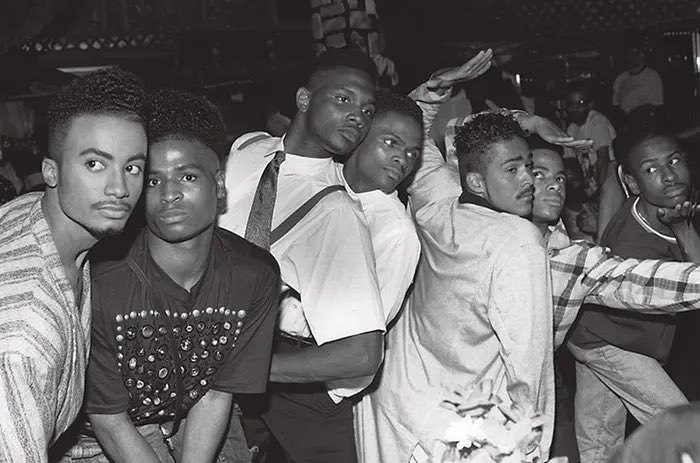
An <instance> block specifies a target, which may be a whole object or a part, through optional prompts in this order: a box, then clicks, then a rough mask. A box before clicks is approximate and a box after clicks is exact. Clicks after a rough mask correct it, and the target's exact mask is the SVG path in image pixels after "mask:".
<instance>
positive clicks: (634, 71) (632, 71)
mask: <svg viewBox="0 0 700 463" xmlns="http://www.w3.org/2000/svg"><path fill="white" fill-rule="evenodd" d="M645 67H646V66H644V65H643V64H642V65H641V66H637V67H634V68H632V69H630V70H629V73H630V74H632V75H637V74H639V73H640V72H642V71H643V70H644V68H645Z"/></svg>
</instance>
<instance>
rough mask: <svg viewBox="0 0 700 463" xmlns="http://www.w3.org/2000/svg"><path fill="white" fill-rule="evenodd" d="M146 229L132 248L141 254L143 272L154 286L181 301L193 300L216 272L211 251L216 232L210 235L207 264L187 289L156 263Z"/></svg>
mask: <svg viewBox="0 0 700 463" xmlns="http://www.w3.org/2000/svg"><path fill="white" fill-rule="evenodd" d="M146 233H147V232H146V231H145V230H144V231H143V232H142V234H141V236H140V237H139V240H140V242H139V243H138V244H136V245H135V246H134V247H133V249H139V250H140V254H141V262H142V264H141V265H143V269H144V272H145V273H146V275H148V278H150V279H151V283H152V285H153V287H154V288H158V289H159V290H161V291H162V292H163V293H166V294H168V296H169V297H172V298H174V299H176V300H178V301H180V302H181V303H188V301H191V300H194V298H196V297H197V295H198V294H199V291H200V290H201V289H202V286H203V285H204V284H205V283H210V282H211V281H210V280H211V279H212V278H213V274H214V272H216V267H217V266H216V262H215V255H216V253H214V252H212V248H213V242H214V240H215V239H217V237H216V234H214V235H213V236H212V244H210V246H209V256H208V258H207V266H206V268H205V269H204V272H203V273H202V276H201V277H200V278H199V280H198V281H197V283H196V284H195V285H194V286H193V287H192V288H191V289H190V291H187V290H186V289H185V288H183V287H182V286H180V285H179V284H177V283H176V282H175V281H174V280H173V279H172V278H171V277H170V275H168V274H167V273H166V272H165V270H163V269H162V268H161V267H160V266H159V265H158V263H157V262H156V261H155V260H154V259H153V256H152V255H151V252H150V250H149V249H148V240H147V239H146Z"/></svg>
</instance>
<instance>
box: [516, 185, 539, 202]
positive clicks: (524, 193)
mask: <svg viewBox="0 0 700 463" xmlns="http://www.w3.org/2000/svg"><path fill="white" fill-rule="evenodd" d="M534 194H535V187H534V186H532V185H530V186H529V187H527V188H523V189H522V190H521V191H520V192H519V193H518V194H517V195H516V196H515V199H523V198H525V197H526V196H532V195H534Z"/></svg>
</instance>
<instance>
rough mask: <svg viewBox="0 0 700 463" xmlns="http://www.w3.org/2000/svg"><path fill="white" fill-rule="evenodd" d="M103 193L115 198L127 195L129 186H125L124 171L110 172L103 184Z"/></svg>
mask: <svg viewBox="0 0 700 463" xmlns="http://www.w3.org/2000/svg"><path fill="white" fill-rule="evenodd" d="M105 194H107V195H109V196H114V197H117V198H126V197H128V196H129V187H128V186H127V182H126V175H125V173H124V172H121V171H120V172H115V173H114V174H112V176H111V177H110V178H109V181H108V182H107V185H106V186H105Z"/></svg>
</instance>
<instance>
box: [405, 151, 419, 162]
mask: <svg viewBox="0 0 700 463" xmlns="http://www.w3.org/2000/svg"><path fill="white" fill-rule="evenodd" d="M419 154H420V152H419V151H413V150H409V151H406V157H407V158H408V159H411V160H414V159H418V155H419Z"/></svg>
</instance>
